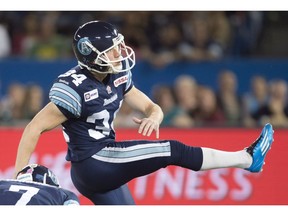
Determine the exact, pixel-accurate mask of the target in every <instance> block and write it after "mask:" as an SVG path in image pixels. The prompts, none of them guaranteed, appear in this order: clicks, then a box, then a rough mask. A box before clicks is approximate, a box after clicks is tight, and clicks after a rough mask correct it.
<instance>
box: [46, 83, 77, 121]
mask: <svg viewBox="0 0 288 216" xmlns="http://www.w3.org/2000/svg"><path fill="white" fill-rule="evenodd" d="M49 99H50V100H51V101H52V102H53V103H55V104H56V105H58V106H61V107H63V108H64V109H66V110H68V111H69V112H71V113H72V114H73V115H74V116H76V117H79V116H80V114H81V104H82V99H81V97H80V95H79V94H78V93H77V92H76V91H75V90H74V89H72V88H71V87H69V86H67V85H65V84H63V83H54V85H53V86H52V88H51V90H50V92H49Z"/></svg>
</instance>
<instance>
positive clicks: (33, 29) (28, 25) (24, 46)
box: [12, 12, 39, 57]
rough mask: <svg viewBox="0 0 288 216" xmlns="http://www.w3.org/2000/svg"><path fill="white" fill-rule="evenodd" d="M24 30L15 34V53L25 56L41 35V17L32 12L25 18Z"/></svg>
mask: <svg viewBox="0 0 288 216" xmlns="http://www.w3.org/2000/svg"><path fill="white" fill-rule="evenodd" d="M22 22H23V24H22V25H23V26H22V30H21V31H20V30H18V31H17V32H15V33H14V34H13V38H12V40H13V53H14V55H19V56H22V57H25V56H27V55H28V51H29V50H31V48H32V47H33V46H34V44H35V43H36V41H37V40H38V37H39V17H38V15H37V14H35V13H33V12H31V13H29V14H27V15H26V16H24V18H23V21H22Z"/></svg>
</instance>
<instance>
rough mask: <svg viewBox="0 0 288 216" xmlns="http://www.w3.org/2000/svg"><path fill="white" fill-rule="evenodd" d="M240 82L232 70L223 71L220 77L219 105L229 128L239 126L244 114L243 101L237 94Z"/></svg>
mask: <svg viewBox="0 0 288 216" xmlns="http://www.w3.org/2000/svg"><path fill="white" fill-rule="evenodd" d="M237 89H238V80H237V77H236V74H235V73H234V72H233V71H231V70H221V71H220V73H219V75H218V91H217V93H216V95H217V103H218V106H219V107H220V109H221V110H222V112H223V113H224V116H225V119H226V123H227V126H239V124H240V122H241V119H242V117H243V114H242V110H241V107H242V100H241V96H240V95H239V94H238V93H237Z"/></svg>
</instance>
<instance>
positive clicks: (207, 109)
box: [0, 11, 288, 128]
mask: <svg viewBox="0 0 288 216" xmlns="http://www.w3.org/2000/svg"><path fill="white" fill-rule="evenodd" d="M264 17H265V13H264V12H260V11H247V12H242V11H235V12H223V11H211V12H204V11H194V12H193V11H186V12H183V11H182V12H171V11H170V12H168V11H161V12H157V11H145V12H144V11H129V12H116V11H111V12H108V11H102V12H100V11H98V12H97V11H93V12H90V11H85V12H83V11H81V12H77V11H71V12H66V11H65V12H61V11H53V12H52V11H42V12H35V11H33V12H29V11H25V12H24V11H23V12H19V11H17V12H12V11H8V12H0V40H1V41H2V42H1V44H0V58H2V59H4V58H11V57H20V58H27V59H37V60H40V61H43V60H59V59H70V58H73V57H74V56H73V51H72V46H71V42H72V38H71V35H73V33H74V32H75V30H76V29H77V27H78V26H79V25H80V24H82V23H85V22H87V21H89V20H95V19H100V20H106V21H108V22H111V23H113V24H115V25H116V26H117V27H118V28H119V31H120V32H123V35H125V42H126V44H129V45H130V46H132V48H133V49H134V50H135V53H136V58H137V59H138V61H141V60H143V61H148V62H149V63H150V64H151V65H153V66H154V67H158V68H161V67H164V66H165V65H167V64H170V63H173V62H176V61H186V62H187V61H188V62H199V61H202V60H205V61H207V60H208V61H213V60H218V59H222V58H225V57H250V56H255V55H257V54H259V53H257V49H256V48H257V46H259V39H260V38H261V34H262V32H263V28H264V27H263V23H264ZM250 82H251V83H250V89H247V91H246V92H245V93H244V94H243V95H239V94H238V93H237V84H238V83H237V76H236V75H235V73H234V72H233V71H232V70H229V69H227V70H223V71H221V72H220V73H219V77H218V91H215V90H213V89H212V88H211V87H210V86H203V85H200V84H199V83H197V80H196V79H195V78H194V77H193V76H191V75H185V74H179V77H177V78H176V79H175V82H174V84H173V85H172V86H168V85H167V86H166V85H160V84H159V85H155V86H153V87H152V89H153V97H152V99H153V100H154V101H155V102H157V103H158V104H159V105H160V106H161V107H162V109H163V111H164V114H165V118H164V120H163V123H162V126H163V127H186V128H187V127H218V126H221V127H225V126H226V127H234V126H243V127H256V126H263V125H264V124H265V123H266V122H270V123H272V124H273V125H274V127H288V119H287V118H288V104H287V99H288V98H287V91H288V87H287V83H286V81H285V80H283V79H281V78H279V79H278V80H266V79H265V77H262V76H261V75H257V76H254V77H253V78H252V79H251V80H250ZM46 100H47V96H46V95H45V92H44V91H43V89H42V88H41V86H40V85H38V84H37V83H32V84H31V85H26V86H25V85H23V84H22V83H13V84H12V85H11V86H10V87H9V89H8V90H7V94H6V95H3V96H2V97H1V98H0V125H24V124H26V123H27V121H29V120H30V119H31V118H33V116H34V115H35V113H37V112H38V111H39V110H40V109H41V108H42V107H43V105H44V104H45V102H46ZM133 115H138V113H133V112H132V110H130V108H129V107H127V106H126V105H125V104H124V106H123V107H122V109H121V110H120V112H119V113H118V117H117V119H116V121H115V126H117V127H136V126H137V125H134V124H133V121H132V120H131V119H129V118H130V117H131V116H133Z"/></svg>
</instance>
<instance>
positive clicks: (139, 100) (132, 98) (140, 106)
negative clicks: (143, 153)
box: [124, 86, 163, 139]
mask: <svg viewBox="0 0 288 216" xmlns="http://www.w3.org/2000/svg"><path fill="white" fill-rule="evenodd" d="M124 100H125V102H126V103H127V104H128V105H129V106H131V107H132V108H133V109H135V110H138V111H140V112H142V113H143V114H144V115H145V116H146V118H142V119H138V118H136V117H134V118H133V120H134V122H135V123H137V124H139V129H138V132H139V133H141V134H142V135H144V136H150V135H151V133H152V132H153V131H155V132H156V138H157V139H158V138H159V126H160V124H161V122H162V120H163V112H162V109H161V108H160V106H159V105H157V104H155V103H154V102H153V101H152V100H151V99H150V98H149V97H148V96H147V95H145V94H144V93H143V92H142V91H140V90H139V89H137V88H136V87H135V86H133V87H132V88H131V89H130V90H129V91H128V92H127V93H126V94H125V96H124Z"/></svg>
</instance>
